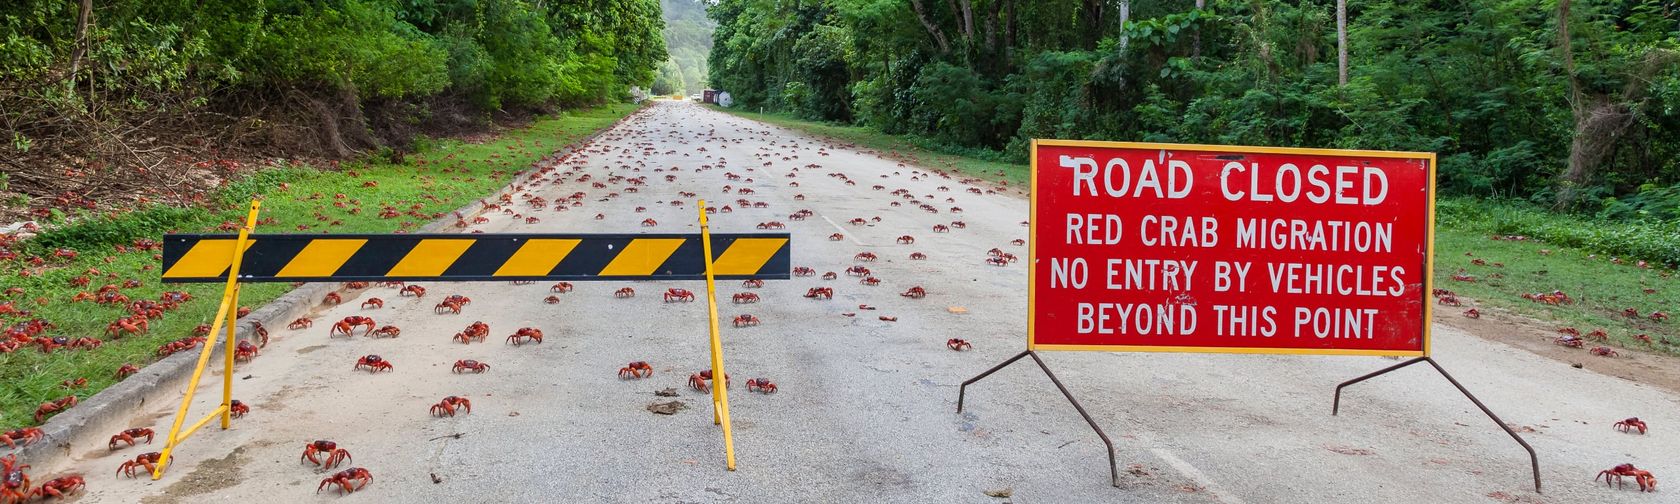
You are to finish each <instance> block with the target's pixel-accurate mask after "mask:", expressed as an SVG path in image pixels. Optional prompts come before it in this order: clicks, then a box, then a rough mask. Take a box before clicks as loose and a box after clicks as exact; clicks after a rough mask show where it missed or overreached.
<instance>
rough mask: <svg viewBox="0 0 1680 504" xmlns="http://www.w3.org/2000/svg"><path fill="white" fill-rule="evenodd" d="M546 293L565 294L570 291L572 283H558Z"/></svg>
mask: <svg viewBox="0 0 1680 504" xmlns="http://www.w3.org/2000/svg"><path fill="white" fill-rule="evenodd" d="M548 291H549V292H554V293H559V294H565V293H567V292H571V291H572V283H571V282H560V283H557V284H554V285H552V286H549V288H548Z"/></svg>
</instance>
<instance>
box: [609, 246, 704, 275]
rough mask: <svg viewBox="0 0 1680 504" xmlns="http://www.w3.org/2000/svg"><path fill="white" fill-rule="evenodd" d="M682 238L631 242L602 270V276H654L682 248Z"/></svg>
mask: <svg viewBox="0 0 1680 504" xmlns="http://www.w3.org/2000/svg"><path fill="white" fill-rule="evenodd" d="M683 241H684V240H683V239H682V238H643V239H636V240H631V241H630V244H629V245H625V246H624V251H623V252H619V253H618V257H614V258H613V260H612V262H611V263H608V264H607V267H605V268H601V276H643V275H652V274H653V272H654V271H658V270H659V265H661V264H665V260H666V259H669V258H671V254H672V253H674V252H676V251H677V247H680V246H682V244H683Z"/></svg>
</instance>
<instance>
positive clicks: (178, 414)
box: [152, 201, 262, 481]
mask: <svg viewBox="0 0 1680 504" xmlns="http://www.w3.org/2000/svg"><path fill="white" fill-rule="evenodd" d="M260 208H262V202H261V201H252V202H251V212H250V213H249V214H247V215H246V216H245V227H242V228H240V229H239V239H238V240H236V241H234V246H233V262H232V263H231V265H230V266H228V279H227V286H226V287H224V288H223V289H222V304H221V307H219V308H217V309H216V317H215V318H213V319H211V324H212V325H211V327H210V335H209V336H206V337H205V341H204V349H203V350H200V351H199V353H198V367H196V368H194V369H193V374H192V380H190V381H188V382H187V391H186V397H183V398H181V406H180V407H179V408H176V409H175V423H174V424H173V425H171V426H170V427H169V436H168V437H167V438H166V439H168V443H167V444H165V445H164V446H163V452H162V453H161V454H160V456H159V457H158V463H157V466H156V467H155V468H153V469H152V480H154V481H155V480H157V479H160V478H162V477H163V470H164V468H166V467H168V466H169V462H170V456H172V455H173V454H174V453H175V447H176V446H178V445H179V444H180V443H181V441H183V440H185V439H186V438H187V437H188V436H191V435H192V434H193V432H196V431H198V428H199V427H203V426H204V424H205V423H208V422H209V421H210V419H212V418H215V417H217V416H221V417H222V428H223V429H226V428H228V426H229V421H228V420H229V419H228V406H229V401H230V400H231V399H232V395H233V345H234V342H233V334H234V321H236V320H238V318H239V313H238V306H239V263H240V259H241V258H242V257H244V255H245V246H246V244H247V238H249V237H250V235H251V228H253V227H255V226H256V225H257V210H258V209H260ZM224 317H225V322H224ZM224 323H225V325H226V326H227V337H228V339H227V359H226V362H227V368H226V369H224V370H223V384H222V405H221V406H220V407H218V408H216V411H215V412H213V413H211V414H210V415H208V416H206V417H204V419H203V420H199V421H198V422H197V423H195V424H193V426H192V427H191V428H188V429H187V430H186V431H185V432H182V431H181V423H182V422H184V421H186V419H187V407H188V406H190V405H192V399H193V392H194V391H195V390H197V389H198V380H199V378H202V377H203V376H204V366H205V365H206V364H209V363H210V354H211V352H214V351H215V347H216V338H217V336H219V334H218V333H219V332H220V330H221V327H222V326H223V325H224Z"/></svg>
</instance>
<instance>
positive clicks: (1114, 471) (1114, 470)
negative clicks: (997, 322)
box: [957, 350, 1539, 487]
mask: <svg viewBox="0 0 1680 504" xmlns="http://www.w3.org/2000/svg"><path fill="white" fill-rule="evenodd" d="M1028 355H1031V356H1032V358H1033V362H1037V363H1038V368H1039V369H1042V370H1044V376H1048V377H1050V383H1054V384H1056V388H1057V389H1060V390H1061V391H1062V396H1064V397H1067V400H1068V402H1069V403H1072V404H1073V409H1076V410H1079V416H1082V417H1085V423H1088V424H1091V430H1094V431H1097V437H1100V438H1102V441H1103V444H1105V445H1108V475H1109V479H1111V480H1113V482H1114V486H1116V487H1118V486H1120V467H1119V466H1118V465H1116V464H1115V462H1114V442H1113V441H1110V440H1109V439H1108V434H1107V433H1105V432H1103V430H1102V427H1099V426H1098V425H1097V421H1096V420H1092V419H1091V414H1090V413H1086V412H1085V407H1084V406H1080V405H1079V400H1077V399H1074V398H1073V394H1072V393H1070V392H1068V389H1067V387H1064V386H1062V381H1061V380H1058V379H1056V374H1055V373H1052V372H1050V367H1049V366H1045V365H1044V360H1043V359H1040V358H1038V352H1034V351H1032V350H1027V351H1024V352H1021V353H1019V354H1016V355H1015V356H1014V357H1010V358H1009V360H1006V361H1003V363H1002V364H998V365H996V366H992V368H991V369H987V370H986V372H984V373H980V376H976V377H973V378H969V379H968V381H965V382H962V386H961V387H958V388H957V413H962V410H963V395H964V393H965V392H967V391H968V385H969V384H971V383H974V382H977V381H980V379H981V378H985V377H987V376H990V375H991V374H992V373H996V372H997V371H998V370H999V369H1003V368H1006V367H1009V365H1010V364H1014V363H1015V361H1018V360H1021V358H1022V357H1026V356H1028ZM1363 379H1364V378H1361V380H1363ZM1449 379H1450V378H1449ZM1355 381H1358V380H1355ZM1337 390H1338V391H1339V390H1340V389H1337ZM1477 404H1481V403H1477ZM1489 414H1490V415H1491V414H1492V413H1489ZM1507 430H1509V429H1507ZM1512 435H1515V434H1512ZM1518 441H1521V440H1520V439H1519V440H1518ZM1523 446H1528V445H1527V444H1524V445H1523ZM1529 451H1530V452H1531V453H1532V452H1533V450H1529ZM1536 467H1538V466H1536ZM1536 470H1538V469H1536ZM1535 478H1536V479H1535V485H1536V486H1538V485H1539V479H1538V478H1539V476H1538V475H1537V476H1535Z"/></svg>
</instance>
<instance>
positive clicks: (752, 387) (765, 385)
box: [747, 378, 776, 394]
mask: <svg viewBox="0 0 1680 504" xmlns="http://www.w3.org/2000/svg"><path fill="white" fill-rule="evenodd" d="M747 392H758V393H761V394H774V393H776V384H775V383H772V382H771V381H770V379H769V378H748V379H747Z"/></svg>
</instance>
